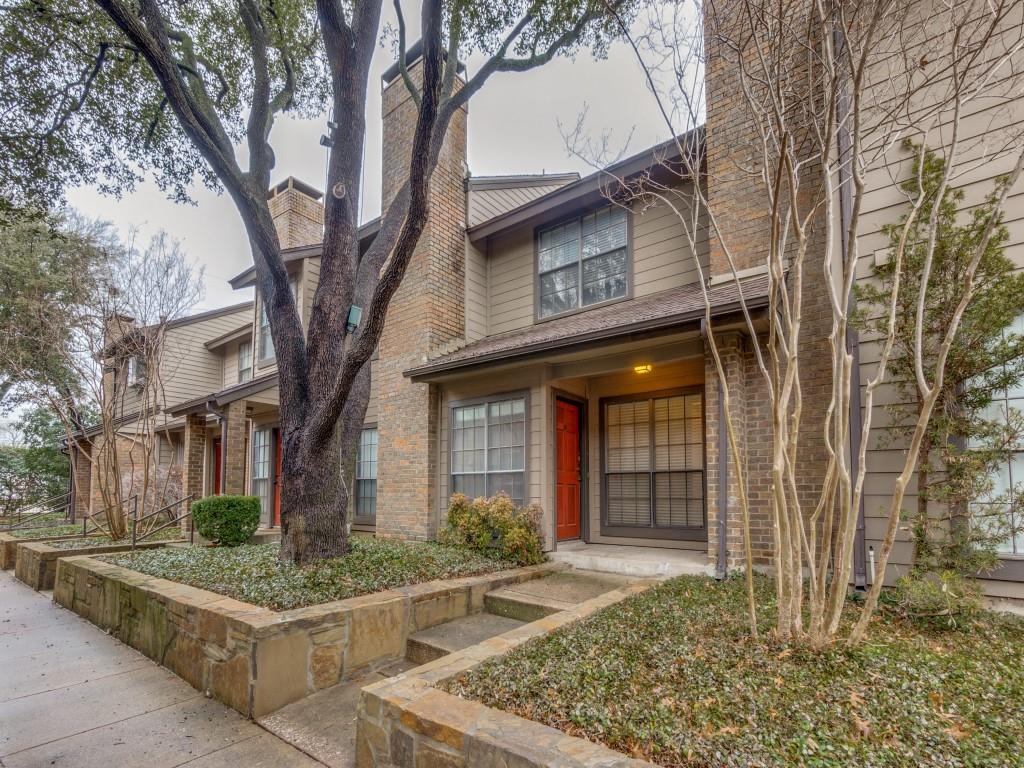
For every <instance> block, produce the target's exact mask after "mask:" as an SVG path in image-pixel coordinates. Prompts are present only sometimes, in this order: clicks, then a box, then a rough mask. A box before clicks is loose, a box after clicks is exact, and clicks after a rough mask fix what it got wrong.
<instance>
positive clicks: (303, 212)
mask: <svg viewBox="0 0 1024 768" xmlns="http://www.w3.org/2000/svg"><path fill="white" fill-rule="evenodd" d="M323 196H324V193H323V192H321V191H320V190H318V189H315V188H314V187H311V186H310V185H309V184H306V183H305V182H304V181H299V180H298V179H296V178H295V177H294V176H289V177H288V178H287V179H285V180H284V181H282V182H280V183H279V184H276V185H275V186H273V187H271V188H270V191H269V192H267V202H268V204H269V206H270V215H271V217H272V218H273V219H274V226H275V227H277V237H278V239H279V240H280V241H281V247H282V248H297V247H298V246H301V245H318V244H319V243H321V242H323V239H324V204H323V203H322V202H321V201H322V200H323Z"/></svg>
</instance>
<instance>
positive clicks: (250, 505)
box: [192, 496, 260, 547]
mask: <svg viewBox="0 0 1024 768" xmlns="http://www.w3.org/2000/svg"><path fill="white" fill-rule="evenodd" d="M192 519H193V521H195V526H196V530H197V531H199V535H200V536H202V537H203V538H204V539H209V540H210V541H213V542H216V543H217V544H220V545H222V546H225V547H237V546H238V545H239V544H245V543H246V542H247V541H249V539H250V538H251V537H252V535H253V534H254V533H255V532H256V529H257V528H258V527H259V525H260V500H259V498H258V497H257V496H207V497H206V498H205V499H200V500H199V501H197V502H195V503H193V504H192Z"/></svg>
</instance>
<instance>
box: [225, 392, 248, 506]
mask: <svg viewBox="0 0 1024 768" xmlns="http://www.w3.org/2000/svg"><path fill="white" fill-rule="evenodd" d="M225 431H226V434H225V436H224V444H223V445H222V446H221V450H222V451H224V454H225V457H224V483H223V485H224V493H225V494H228V495H238V494H243V493H245V469H246V462H247V460H248V454H249V451H248V439H249V424H248V421H247V420H246V401H245V400H236V401H235V402H233V403H229V404H228V407H227V429H226V430H225Z"/></svg>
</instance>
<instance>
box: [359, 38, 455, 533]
mask: <svg viewBox="0 0 1024 768" xmlns="http://www.w3.org/2000/svg"><path fill="white" fill-rule="evenodd" d="M417 50H418V49H417V48H416V47H415V46H414V47H413V48H411V49H410V51H409V54H410V55H409V56H408V57H407V60H409V61H410V63H409V73H410V75H411V77H412V79H413V81H414V82H417V83H418V82H420V80H421V78H422V67H421V65H420V63H419V61H418V60H416V57H417ZM382 111H383V120H384V135H383V140H384V141H383V153H382V165H383V190H382V191H383V194H382V198H383V203H384V208H385V210H386V209H387V205H388V204H389V203H390V202H391V200H392V199H393V198H394V196H395V194H396V193H397V192H398V190H399V189H400V188H401V186H402V184H403V183H404V182H405V180H406V178H407V175H408V172H409V160H410V155H411V152H412V136H413V129H414V127H415V124H416V118H417V114H418V113H417V109H416V104H415V102H414V101H413V100H412V98H411V97H410V95H409V91H408V89H407V88H406V86H405V82H404V81H403V80H402V78H401V77H400V76H398V73H397V68H395V67H393V68H392V70H391V71H389V73H388V74H387V75H385V81H384V92H383V99H382ZM466 120H467V117H466V109H465V108H462V109H460V110H459V111H458V112H457V113H456V114H455V116H454V117H453V118H452V121H451V124H450V125H449V127H448V131H447V134H446V136H445V141H444V146H443V148H442V150H441V154H440V157H439V159H438V163H437V167H436V169H435V170H434V174H433V176H432V178H431V183H430V197H429V200H430V213H429V216H428V218H427V225H426V228H425V229H424V230H423V234H422V236H421V237H420V241H419V244H418V246H417V248H416V252H415V254H414V255H413V258H412V261H411V262H410V264H409V268H408V270H407V272H406V274H405V278H404V279H403V281H402V284H401V286H400V287H399V289H398V292H397V293H396V294H395V296H394V298H393V299H392V301H391V306H390V308H389V309H388V316H387V322H386V324H385V326H384V333H383V335H382V336H381V340H380V359H379V360H378V361H377V362H376V363H375V364H374V377H375V379H376V381H377V391H378V397H379V400H378V403H379V410H378V430H379V441H380V448H379V453H378V462H379V463H378V472H379V475H380V478H381V483H380V490H379V494H380V496H379V500H378V504H377V508H378V509H379V510H381V513H380V514H379V515H378V518H377V534H378V535H379V536H394V537H399V538H411V539H425V538H431V537H432V536H434V535H435V534H436V530H435V527H436V519H435V517H436V516H435V515H434V514H433V513H434V510H436V509H437V505H438V501H439V499H438V494H439V493H440V491H439V489H438V473H437V466H436V463H437V435H438V428H439V427H438V405H439V403H438V398H439V392H438V388H437V386H436V385H432V384H423V383H414V382H411V381H409V379H407V378H406V377H405V376H404V375H403V372H404V371H406V370H408V369H409V368H412V367H414V366H415V365H417V364H420V363H422V362H423V360H425V359H426V358H427V356H429V355H430V353H431V352H432V351H433V350H435V349H438V348H439V347H441V346H442V345H444V344H446V343H448V342H450V341H451V340H452V339H454V338H458V337H461V336H463V335H464V333H465V307H464V302H463V299H464V295H465V243H464V236H465V235H464V233H465V226H466V223H465V222H466V189H465V168H466Z"/></svg>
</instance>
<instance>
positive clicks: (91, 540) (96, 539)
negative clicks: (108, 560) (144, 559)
mask: <svg viewBox="0 0 1024 768" xmlns="http://www.w3.org/2000/svg"><path fill="white" fill-rule="evenodd" d="M78 530H79V531H81V530H82V529H81V528H78ZM180 538H182V534H181V528H179V527H177V526H176V525H173V526H170V527H169V528H164V529H163V530H162V531H157V532H155V533H153V534H151V535H150V536H147V537H146V538H145V539H141V540H140V541H139V543H140V544H148V543H150V542H153V541H174V540H175V539H180ZM131 543H132V540H131V539H130V538H124V539H112V538H110V537H109V536H107V535H105V534H95V535H90V536H79V537H78V538H75V539H63V540H61V541H48V542H46V545H47V546H49V547H54V548H55V549H89V548H90V547H107V546H111V545H114V544H131Z"/></svg>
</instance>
